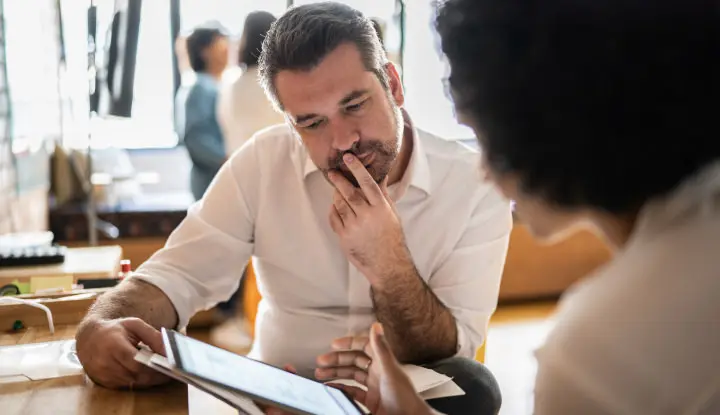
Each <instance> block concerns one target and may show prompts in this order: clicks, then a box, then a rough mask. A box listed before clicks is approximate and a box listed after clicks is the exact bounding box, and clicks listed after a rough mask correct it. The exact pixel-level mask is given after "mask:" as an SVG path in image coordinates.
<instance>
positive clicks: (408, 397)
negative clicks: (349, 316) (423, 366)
mask: <svg viewBox="0 0 720 415" xmlns="http://www.w3.org/2000/svg"><path fill="white" fill-rule="evenodd" d="M350 341H351V347H349V348H347V347H346V349H350V351H347V350H346V351H340V348H341V346H348V343H347V342H348V338H344V339H339V340H337V341H336V342H334V343H333V348H334V349H337V350H336V351H334V352H332V353H329V354H327V355H323V356H320V357H319V358H318V363H320V364H321V367H320V368H319V369H318V370H317V372H316V376H318V378H319V379H320V378H321V377H322V378H323V379H331V378H332V379H354V380H356V381H358V382H360V383H362V384H364V385H366V386H367V391H365V390H363V389H361V388H358V387H354V386H347V385H341V384H332V383H330V385H332V386H335V387H337V388H339V389H341V390H343V391H345V392H346V393H347V394H349V395H350V396H351V397H353V398H354V399H355V400H357V401H358V402H360V403H362V404H363V405H365V407H367V408H368V409H369V410H370V412H371V413H372V414H373V415H405V414H408V415H409V414H413V415H426V414H427V415H430V414H435V413H436V412H434V411H433V410H432V408H430V407H429V406H428V405H427V404H426V403H425V401H424V400H423V399H422V398H421V397H420V396H419V395H418V394H417V392H415V388H414V387H413V385H412V382H411V381H410V378H409V377H408V376H407V375H406V374H405V372H404V371H403V369H402V366H401V365H400V363H399V362H398V361H397V359H396V358H395V356H394V355H393V353H392V350H391V349H390V345H389V344H388V343H387V340H385V336H384V333H383V329H382V325H380V324H379V323H375V324H374V325H373V327H372V329H371V331H370V338H369V339H365V340H363V339H362V338H355V339H354V340H350ZM367 362H369V363H367ZM323 364H324V365H325V367H322V365H323ZM361 380H362V381H361Z"/></svg>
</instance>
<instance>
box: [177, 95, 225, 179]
mask: <svg viewBox="0 0 720 415" xmlns="http://www.w3.org/2000/svg"><path fill="white" fill-rule="evenodd" d="M216 105H217V94H216V93H213V92H211V91H208V90H206V89H203V88H202V87H200V86H198V85H196V87H194V88H192V90H191V91H190V94H189V95H188V97H187V101H186V102H185V135H184V142H185V147H187V150H188V153H189V154H190V158H191V159H192V161H193V163H195V164H197V165H200V166H202V167H204V168H206V169H208V170H211V171H216V170H218V169H219V168H220V166H221V165H222V164H223V162H224V161H225V157H226V154H225V146H224V141H223V137H222V136H220V134H221V132H220V129H219V128H218V127H217V126H216V125H215V124H216V123H217V118H216V114H215V106H216Z"/></svg>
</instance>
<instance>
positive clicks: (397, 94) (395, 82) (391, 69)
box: [385, 62, 405, 107]
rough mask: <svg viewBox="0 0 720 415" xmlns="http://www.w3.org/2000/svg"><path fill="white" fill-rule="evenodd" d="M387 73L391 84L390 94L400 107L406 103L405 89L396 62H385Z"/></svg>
mask: <svg viewBox="0 0 720 415" xmlns="http://www.w3.org/2000/svg"><path fill="white" fill-rule="evenodd" d="M385 73H386V74H387V76H388V84H389V86H390V95H392V97H393V99H394V100H395V103H396V104H397V106H398V107H402V106H403V105H404V104H405V91H404V90H403V86H402V81H401V80H400V74H399V73H398V70H397V68H396V67H395V64H394V63H392V62H388V63H386V64H385Z"/></svg>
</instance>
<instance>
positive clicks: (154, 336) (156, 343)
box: [123, 318, 165, 356]
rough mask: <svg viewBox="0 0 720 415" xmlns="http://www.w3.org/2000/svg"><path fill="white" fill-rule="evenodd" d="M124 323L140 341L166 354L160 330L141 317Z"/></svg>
mask: <svg viewBox="0 0 720 415" xmlns="http://www.w3.org/2000/svg"><path fill="white" fill-rule="evenodd" d="M123 323H124V326H125V329H126V330H127V331H128V332H130V333H131V334H132V335H133V336H135V337H136V338H137V339H138V340H139V341H141V342H143V343H145V344H147V345H148V346H150V348H151V349H152V351H153V352H155V353H158V354H161V355H163V356H165V345H164V344H163V340H162V334H160V331H158V330H156V329H155V328H154V327H153V326H151V325H149V324H147V323H146V322H144V321H142V320H140V319H139V318H131V319H127V320H125V321H124V322H123Z"/></svg>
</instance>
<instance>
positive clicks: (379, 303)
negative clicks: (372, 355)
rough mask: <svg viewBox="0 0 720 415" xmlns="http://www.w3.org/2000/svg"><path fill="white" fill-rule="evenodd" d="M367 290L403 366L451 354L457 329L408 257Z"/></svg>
mask: <svg viewBox="0 0 720 415" xmlns="http://www.w3.org/2000/svg"><path fill="white" fill-rule="evenodd" d="M407 258H408V259H406V260H404V261H403V262H404V263H403V264H398V266H397V268H396V269H395V270H392V271H390V272H388V273H387V274H386V275H384V276H381V277H380V279H381V280H382V281H383V283H382V284H375V285H374V286H372V288H371V290H370V291H371V294H372V300H373V306H374V309H375V314H376V316H377V319H378V321H379V322H380V323H382V324H383V326H384V327H385V328H386V333H387V339H388V342H389V343H390V344H391V346H392V349H393V351H394V352H395V354H396V355H397V358H398V360H400V361H401V362H403V363H417V364H421V363H427V362H432V361H437V360H440V359H443V358H446V357H450V356H452V355H454V354H455V352H456V350H457V325H456V323H455V317H453V315H452V313H451V312H450V310H449V309H448V308H447V307H445V305H444V304H443V303H442V302H441V301H440V299H438V297H437V296H436V295H435V294H434V293H433V292H432V290H431V289H430V287H428V286H427V284H425V282H424V281H423V279H422V278H421V277H420V275H419V274H418V272H417V270H416V269H415V265H414V264H413V263H412V261H411V259H410V257H409V255H408V257H407Z"/></svg>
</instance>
